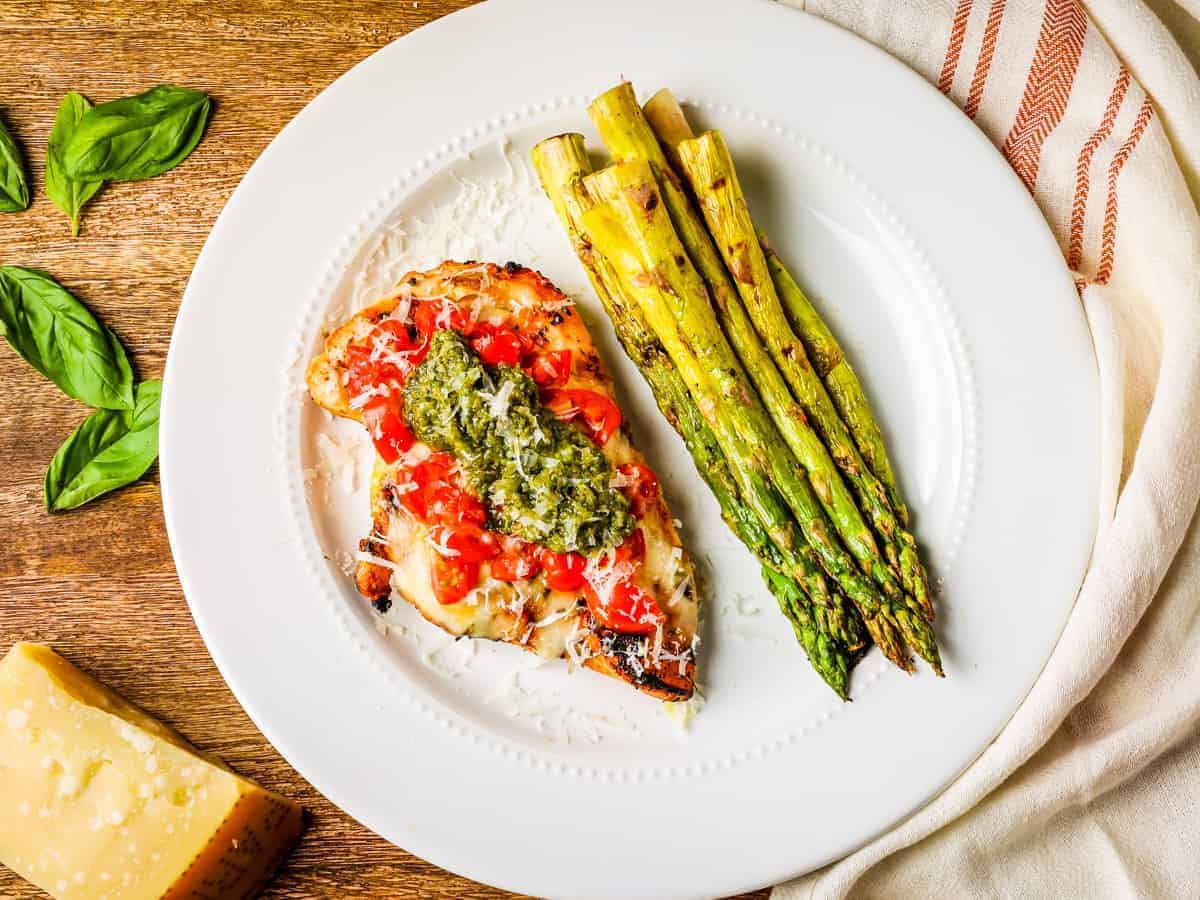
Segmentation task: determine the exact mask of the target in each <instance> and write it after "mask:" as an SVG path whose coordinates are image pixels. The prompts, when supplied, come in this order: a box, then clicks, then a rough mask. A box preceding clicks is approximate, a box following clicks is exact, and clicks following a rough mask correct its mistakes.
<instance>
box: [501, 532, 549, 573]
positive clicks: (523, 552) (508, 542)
mask: <svg viewBox="0 0 1200 900" xmlns="http://www.w3.org/2000/svg"><path fill="white" fill-rule="evenodd" d="M499 537H500V555H499V556H497V557H496V558H495V559H493V560H492V577H493V578H499V579H500V580H501V581H508V582H513V581H521V580H522V579H525V578H533V577H534V576H535V575H537V573H538V572H540V571H542V564H541V562H540V560H539V559H538V548H537V547H536V546H534V545H533V544H529V543H526V542H525V541H523V540H521V539H520V538H516V537H511V536H509V535H500V536H499Z"/></svg>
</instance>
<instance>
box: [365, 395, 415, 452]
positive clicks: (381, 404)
mask: <svg viewBox="0 0 1200 900" xmlns="http://www.w3.org/2000/svg"><path fill="white" fill-rule="evenodd" d="M363 424H364V425H366V426H367V431H368V432H369V433H370V435H371V440H372V441H374V443H375V450H376V452H378V453H379V455H380V457H382V458H383V461H384V462H386V463H393V462H395V461H396V460H397V459H399V458H400V454H401V453H405V452H407V451H408V450H409V448H411V447H412V445H413V441H414V440H416V439H415V438H414V437H413V433H412V432H411V431H410V430H409V428H408V423H406V422H405V421H404V398H403V396H402V395H401V394H399V393H395V394H393V395H392V396H390V397H381V398H379V399H378V400H376V401H373V402H372V403H370V404H368V405H367V406H366V408H365V409H363Z"/></svg>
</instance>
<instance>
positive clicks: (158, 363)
mask: <svg viewBox="0 0 1200 900" xmlns="http://www.w3.org/2000/svg"><path fill="white" fill-rule="evenodd" d="M470 2H471V0H398V2H362V0H357V2H335V0H262V2H249V0H153V2H141V3H130V2H128V0H91V2H77V3H64V2H56V3H46V2H27V3H15V2H3V0H0V32H2V33H3V43H4V47H5V51H6V52H5V53H4V54H2V55H0V115H3V117H4V119H5V121H6V122H7V123H8V125H9V127H10V129H11V130H12V131H13V133H14V134H15V136H16V138H17V140H18V141H19V142H20V144H21V146H22V149H23V150H24V152H25V155H26V158H27V161H28V162H29V167H30V169H31V170H32V176H33V184H34V185H35V188H34V190H35V196H34V200H33V205H32V207H31V208H30V209H29V210H27V211H25V212H23V213H19V214H16V215H0V263H10V264H21V265H27V266H36V267H39V268H42V269H45V270H47V271H49V272H51V273H52V274H53V275H54V276H55V277H56V278H58V279H59V280H60V281H61V282H62V283H63V284H64V285H65V286H66V287H67V288H68V289H69V290H71V291H72V292H73V293H75V295H76V296H78V297H79V298H80V299H81V300H83V301H84V302H85V303H87V304H88V306H90V307H91V309H92V310H93V311H94V312H95V313H96V314H97V315H98V316H100V317H101V319H102V320H103V321H104V322H105V323H106V324H107V325H109V326H110V327H111V328H112V329H113V330H115V331H116V332H117V333H118V334H119V335H120V337H121V339H122V340H123V341H124V343H125V346H126V347H127V348H128V349H129V350H130V351H131V353H132V356H133V361H134V366H135V368H136V370H137V372H138V373H139V374H140V375H141V376H142V377H145V378H152V377H158V376H160V375H161V373H162V370H163V363H164V360H165V358H166V353H167V343H168V341H169V339H170V335H171V328H172V325H173V323H174V321H175V314H176V312H177V311H178V308H179V301H180V298H181V297H182V295H183V289H184V285H185V284H186V282H187V278H188V275H189V274H190V273H191V270H192V265H193V264H194V262H195V260H196V256H197V254H198V253H199V252H200V247H201V245H202V244H203V242H204V239H205V237H206V236H207V235H208V231H209V229H210V228H211V227H212V224H213V220H214V219H215V218H216V216H217V214H218V213H219V212H220V211H221V208H222V207H223V206H224V205H225V201H226V200H227V199H228V198H229V195H230V193H232V191H233V189H234V187H235V186H236V185H237V183H238V181H239V180H240V179H241V177H242V175H243V173H245V171H246V169H247V168H249V166H250V164H251V163H252V162H253V161H254V160H255V158H256V157H257V156H258V155H259V153H261V152H262V150H263V148H264V147H266V145H267V143H268V142H269V141H270V140H271V138H273V137H274V136H275V134H276V133H277V132H278V131H279V129H280V128H282V127H283V125H284V124H285V123H286V122H287V121H288V120H289V119H291V118H292V116H294V115H295V114H296V113H297V112H299V111H300V109H301V107H303V106H304V105H305V104H306V103H307V102H308V101H309V100H311V99H312V98H313V97H314V96H316V94H317V93H318V92H319V91H320V90H321V89H322V88H324V87H325V86H326V85H327V84H329V83H330V82H331V81H333V80H334V79H335V78H336V77H337V76H338V75H340V74H342V73H343V72H344V71H346V70H347V69H348V68H350V67H351V66H352V65H354V64H355V63H357V62H358V61H359V60H361V59H363V58H365V57H366V56H368V55H369V54H371V53H372V52H373V51H375V50H377V49H379V48H380V47H382V46H384V45H385V44H387V43H388V42H389V41H391V40H392V39H394V38H396V37H399V36H400V35H402V34H404V33H406V32H408V31H410V30H411V29H413V28H416V27H418V26H420V25H423V24H425V23H426V22H429V21H431V20H433V19H436V18H438V17H440V16H443V15H445V14H447V13H450V12H453V11H455V10H457V9H460V8H462V7H465V6H468V5H470ZM159 82H174V83H177V84H180V85H184V86H187V87H191V88H198V89H201V90H204V91H207V92H209V93H210V94H211V95H212V96H213V98H214V99H215V108H214V113H213V117H212V120H211V123H210V125H209V129H208V132H207V134H206V136H205V138H204V140H203V141H202V142H201V143H200V145H199V147H198V148H197V149H196V151H195V153H194V154H193V155H192V156H191V157H190V158H189V159H188V160H187V161H186V162H185V163H184V164H183V165H182V166H180V167H179V168H177V169H175V170H174V171H172V172H170V173H168V174H167V175H165V176H163V177H160V178H157V179H154V180H151V181H145V182H136V183H127V184H116V185H109V186H107V187H106V188H105V189H104V190H103V191H102V192H101V194H99V195H98V196H97V197H96V198H95V199H94V200H93V202H92V203H91V205H90V206H88V207H87V209H86V211H85V215H84V223H83V231H82V234H81V236H80V237H79V238H77V239H74V240H72V239H71V237H70V233H69V230H68V227H67V222H66V219H65V218H64V217H63V215H62V214H61V213H60V212H59V211H58V210H57V209H55V208H54V206H53V205H52V204H51V203H50V201H49V200H48V199H47V198H46V196H45V193H44V190H43V182H42V170H43V161H44V159H45V152H46V136H47V134H48V133H49V131H50V126H51V123H52V121H53V118H54V112H55V109H56V107H57V105H58V101H59V99H60V98H61V97H62V95H63V94H64V93H65V92H67V91H69V90H76V91H80V92H82V93H83V94H85V95H86V96H87V97H89V98H90V99H91V100H92V101H93V102H100V101H105V100H110V99H114V98H116V97H121V96H125V95H128V94H133V93H137V92H139V91H141V90H144V89H145V88H147V87H150V86H152V85H154V84H157V83H159ZM0 343H3V342H0ZM86 415H87V410H86V409H85V408H84V407H83V406H82V405H80V404H78V403H76V402H75V401H73V400H70V399H68V398H67V397H65V396H64V395H63V394H62V393H60V392H59V391H58V389H57V388H56V387H55V386H54V385H53V384H51V383H49V382H48V381H46V380H45V379H43V378H42V377H41V376H39V375H38V374H37V373H36V372H34V371H33V370H32V369H31V368H30V367H29V366H27V365H26V364H25V363H24V362H22V361H21V360H20V359H19V358H18V357H17V355H16V354H15V353H13V352H12V351H11V349H10V348H8V347H7V345H5V346H3V347H0V460H3V479H2V480H0V653H3V652H4V651H6V650H7V648H8V646H9V645H10V644H11V643H13V642H14V641H17V640H33V641H44V642H46V643H49V644H51V645H53V646H54V647H55V648H56V649H57V650H59V651H60V652H61V653H63V655H65V656H66V657H67V658H69V659H70V660H72V661H73V662H75V663H77V664H78V665H80V666H81V667H83V668H84V669H86V670H87V671H89V672H91V673H92V674H94V675H95V676H97V677H98V678H100V679H101V680H102V681H104V682H105V683H107V684H109V685H111V686H112V687H113V688H115V689H116V690H118V691H119V692H120V693H122V694H123V695H124V696H126V697H127V698H129V699H130V700H131V701H133V702H134V703H137V704H139V705H140V706H142V707H144V708H145V709H147V710H149V711H150V712H151V713H153V714H154V715H156V716H159V717H160V718H162V719H163V720H164V721H166V722H168V723H170V724H171V725H173V726H175V727H176V728H178V729H179V730H180V731H181V732H182V733H183V734H184V735H186V736H187V737H188V738H189V739H191V740H192V741H193V742H194V743H196V744H197V745H198V746H200V747H201V748H203V749H205V750H207V751H211V752H213V753H215V754H217V755H218V756H220V757H221V758H222V759H224V760H226V761H227V762H228V763H229V764H230V765H231V766H233V767H234V768H235V769H236V770H237V771H238V772H240V773H242V774H243V775H246V776H249V777H250V778H253V779H255V780H256V781H259V782H261V783H262V784H264V785H266V786H267V787H270V788H273V789H275V790H278V791H280V792H282V793H284V794H286V795H288V796H290V797H294V798H296V799H298V800H300V801H301V802H302V803H303V804H304V805H305V806H306V807H307V808H308V809H309V810H311V811H312V813H313V819H312V826H311V828H310V830H309V831H308V833H307V834H306V836H305V837H304V839H303V840H302V841H301V843H300V845H299V847H298V848H297V849H296V851H295V852H294V853H293V854H292V856H291V858H290V859H289V860H288V861H287V863H286V864H285V865H284V867H283V869H282V871H281V872H280V873H279V876H278V877H277V878H276V880H275V881H274V883H273V885H272V886H271V888H270V889H269V892H268V895H269V896H271V897H292V898H309V897H352V896H362V897H427V896H431V895H440V896H454V897H493V896H499V895H500V893H499V892H497V891H494V890H492V889H490V888H486V887H483V886H481V885H477V884H475V883H473V882H470V881H467V880H465V879H463V878H459V877H457V876H454V875H450V874H449V873H447V872H444V871H442V870H441V869H438V868H437V867H436V866H433V865H431V864H429V863H426V862H424V861H422V860H420V859H417V858H416V857H414V856H410V855H408V854H407V853H405V852H404V851H402V850H399V849H397V848H396V847H393V846H392V845H391V844H389V843H388V842H387V841H385V840H383V839H382V838H380V837H378V836H376V835H374V834H372V833H371V832H369V831H367V829H365V828H363V827H362V826H361V825H359V824H358V823H357V822H355V821H353V820H352V819H351V818H350V817H349V816H347V815H346V814H344V813H342V812H341V811H340V810H338V809H336V808H335V807H333V806H332V805H331V804H330V803H329V802H328V801H327V800H326V799H325V798H324V797H322V796H321V795H320V794H318V793H317V792H316V791H315V790H313V788H312V787H311V786H310V785H309V784H308V783H307V782H306V781H304V779H302V778H301V777H300V776H299V775H297V774H296V773H295V772H294V771H293V770H292V769H291V767H290V766H288V765H287V763H285V762H284V761H283V759H282V758H281V757H280V756H279V754H278V753H277V752H276V751H275V749H274V748H273V747H271V745H270V744H268V743H267V741H266V740H265V739H264V738H263V736H262V735H261V734H259V732H258V730H257V729H256V728H255V727H254V725H253V724H251V722H250V720H249V719H248V718H247V717H246V714H245V713H244V712H243V711H242V709H241V707H239V706H238V704H237V702H236V701H235V700H234V698H233V695H232V694H231V693H230V692H229V689H228V688H227V687H226V686H225V683H224V681H223V680H222V679H221V676H220V674H219V673H218V672H217V669H216V667H215V666H214V665H213V662H212V659H211V658H210V657H209V654H208V651H207V650H206V649H205V646H204V643H203V642H202V641H201V639H200V635H199V634H198V633H197V631H196V627H195V625H194V624H193V622H192V618H191V615H190V614H189V613H188V609H187V606H186V604H185V602H184V599H183V594H182V592H181V591H180V587H179V581H178V579H177V578H176V575H175V567H174V564H173V563H172V561H171V552H170V549H169V547H168V546H167V538H166V533H165V531H164V527H163V517H162V510H161V505H160V503H159V490H158V477H157V471H156V470H151V472H150V474H149V475H147V476H146V477H145V478H143V479H142V480H141V481H140V482H139V483H137V484H136V485H134V486H132V487H129V488H125V489H124V490H121V491H119V492H117V493H115V494H110V495H109V496H107V497H105V498H103V499H101V500H99V501H97V502H94V503H92V504H90V505H89V506H86V507H84V508H82V509H79V510H76V511H74V512H70V513H66V514H59V515H54V516H51V515H50V514H48V513H46V512H45V510H44V508H43V506H42V476H43V474H44V472H45V469H46V465H47V463H48V462H49V461H50V458H51V457H52V456H53V455H54V451H55V450H56V449H57V447H58V445H59V444H60V443H61V442H62V440H63V439H64V438H65V437H66V436H67V435H68V434H69V433H70V432H71V431H72V429H74V428H75V426H76V425H77V424H78V423H79V422H80V421H81V420H82V419H83V418H84V417H85V416H86ZM35 896H41V894H40V892H39V891H37V890H35V889H34V888H32V887H31V886H30V885H28V884H27V883H25V882H24V881H22V880H21V879H19V878H18V877H17V876H15V875H14V874H12V872H10V871H9V870H8V869H5V868H3V867H0V897H5V898H8V897H13V898H20V897H35Z"/></svg>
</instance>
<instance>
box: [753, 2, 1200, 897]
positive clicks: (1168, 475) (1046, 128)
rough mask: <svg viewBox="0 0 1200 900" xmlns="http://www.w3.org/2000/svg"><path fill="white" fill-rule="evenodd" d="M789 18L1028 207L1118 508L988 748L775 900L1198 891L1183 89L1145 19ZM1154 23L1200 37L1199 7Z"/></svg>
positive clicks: (1191, 363)
mask: <svg viewBox="0 0 1200 900" xmlns="http://www.w3.org/2000/svg"><path fill="white" fill-rule="evenodd" d="M785 2H790V3H791V5H794V6H801V7H803V8H804V9H805V10H806V11H807V12H809V13H812V14H815V15H818V16H821V17H823V18H826V19H829V20H830V21H832V22H834V23H836V24H838V25H841V26H842V27H844V28H847V29H849V30H851V31H853V32H855V33H857V34H859V35H860V36H862V37H864V38H866V39H867V40H869V41H872V42H873V43H875V44H878V45H879V46H880V47H882V48H884V49H885V50H887V51H889V52H890V53H892V54H893V55H895V56H897V57H899V58H900V59H901V60H903V61H904V62H906V63H907V64H908V65H910V66H911V67H913V68H914V69H916V70H917V71H919V72H920V73H921V74H922V75H924V76H925V78H927V79H928V80H929V81H930V83H932V84H933V85H935V86H936V87H937V89H938V90H940V91H941V92H942V93H943V94H945V95H946V96H947V97H949V98H950V99H951V100H952V101H953V102H954V103H956V104H957V105H958V106H959V107H960V108H961V110H962V112H963V114H964V115H966V116H968V117H969V118H971V119H972V120H974V122H975V123H976V124H977V125H978V126H979V127H980V128H981V129H982V130H983V131H984V132H985V133H986V134H987V135H988V136H989V137H990V138H991V140H992V142H993V143H994V144H995V146H996V148H997V150H998V151H999V152H1000V153H1003V154H1004V156H1005V157H1006V158H1007V159H1008V161H1009V163H1010V164H1011V165H1012V167H1013V169H1014V170H1015V171H1016V173H1017V174H1018V175H1019V176H1020V178H1021V180H1022V181H1023V182H1024V183H1025V186H1026V187H1027V188H1028V189H1029V190H1030V192H1032V194H1033V196H1034V198H1035V199H1036V200H1037V202H1038V204H1039V205H1040V207H1041V209H1042V212H1043V213H1044V215H1045V217H1046V220H1047V222H1048V223H1049V225H1050V227H1051V229H1052V230H1053V232H1054V234H1055V236H1056V237H1057V238H1058V242H1059V245H1060V246H1061V248H1062V254H1063V262H1064V265H1066V266H1068V267H1069V268H1070V269H1071V271H1072V272H1073V274H1074V276H1075V281H1076V284H1077V286H1078V288H1079V295H1080V302H1081V303H1082V304H1083V307H1084V310H1085V312H1086V313H1087V316H1088V320H1089V323H1090V325H1091V328H1092V334H1093V338H1094V341H1095V345H1096V354H1097V360H1098V364H1099V368H1100V375H1101V389H1102V398H1103V400H1102V405H1103V416H1104V428H1103V432H1104V437H1103V439H1102V459H1103V461H1104V462H1103V466H1102V468H1103V471H1104V472H1105V473H1106V475H1105V484H1104V486H1103V487H1104V490H1103V496H1105V497H1106V498H1108V502H1107V503H1106V504H1104V507H1103V508H1102V509H1101V511H1100V519H1101V521H1100V523H1099V526H1100V528H1099V539H1098V541H1097V544H1096V547H1095V550H1094V553H1093V558H1092V563H1091V566H1090V568H1089V571H1088V574H1087V576H1086V579H1085V581H1084V583H1083V586H1082V588H1081V590H1080V593H1079V596H1078V599H1077V601H1076V605H1075V609H1074V611H1073V613H1072V615H1071V618H1070V620H1069V622H1068V624H1067V627H1066V630H1065V631H1064V633H1063V635H1062V638H1061V639H1060V641H1059V644H1058V646H1057V648H1056V649H1055V651H1054V654H1053V656H1052V657H1051V660H1050V662H1049V663H1048V664H1047V666H1046V669H1045V671H1044V672H1043V673H1042V675H1041V677H1040V678H1039V680H1038V682H1037V683H1036V685H1035V686H1034V688H1033V690H1032V692H1031V693H1030V694H1029V696H1028V697H1027V698H1026V700H1025V702H1024V703H1023V705H1022V706H1021V708H1020V709H1019V710H1018V712H1017V714H1016V715H1015V716H1014V717H1013V719H1012V721H1011V722H1010V723H1009V724H1008V726H1007V727H1006V728H1005V730H1004V731H1003V732H1002V733H1001V735H1000V736H999V737H998V738H997V739H996V741H995V742H994V743H993V744H992V745H991V746H990V747H988V749H987V750H986V751H985V752H984V753H983V755H982V756H981V757H980V758H979V759H978V760H977V761H976V762H975V763H974V764H973V765H972V766H971V767H970V768H969V769H968V770H967V771H966V772H965V773H963V775H961V776H960V777H959V778H958V780H957V781H955V783H954V784H953V785H951V786H950V787H949V788H948V789H947V790H946V791H945V792H944V793H943V794H942V795H941V796H940V797H938V798H937V799H936V800H934V801H933V802H932V803H931V804H930V805H929V806H927V807H926V808H925V809H924V810H922V811H920V812H919V813H917V814H915V815H914V816H913V817H912V818H910V819H909V820H908V821H906V822H904V823H903V824H901V825H899V826H898V827H897V828H895V829H894V830H893V831H891V832H889V833H887V834H885V835H883V836H881V837H879V838H877V839H875V840H874V841H872V842H871V843H869V844H868V845H866V846H865V847H863V848H861V849H860V850H858V851H857V852H855V853H853V854H851V855H850V856H848V857H846V858H845V859H843V860H841V861H840V862H837V863H834V864H833V865H831V866H829V867H827V868H826V869H823V870H821V871H819V872H815V873H812V874H810V875H808V876H806V877H804V878H802V879H799V880H797V881H794V882H791V883H790V884H787V885H783V886H781V887H779V888H777V889H776V891H775V896H776V897H777V898H781V900H782V898H789V900H790V898H799V897H823V898H824V897H843V896H848V895H853V896H863V897H924V896H930V895H932V894H934V893H936V894H937V895H938V896H942V897H953V898H964V897H1021V898H1029V897H1054V898H1059V897H1104V898H1109V897H1133V896H1137V897H1185V896H1197V895H1200V777H1198V776H1197V774H1196V773H1198V772H1200V534H1198V533H1197V530H1196V529H1191V528H1190V525H1191V522H1192V519H1193V514H1194V513H1195V510H1196V505H1197V499H1198V498H1200V459H1198V454H1200V217H1198V215H1197V204H1196V197H1197V196H1200V177H1198V176H1200V81H1198V79H1197V76H1196V71H1195V69H1193V68H1192V66H1191V64H1190V63H1189V62H1188V59H1187V58H1186V57H1185V55H1184V54H1183V52H1182V50H1181V48H1180V46H1179V44H1178V43H1176V41H1175V40H1174V39H1173V38H1172V36H1171V34H1170V33H1169V32H1168V31H1167V30H1166V29H1165V28H1164V26H1163V25H1162V23H1161V22H1160V21H1159V19H1157V18H1156V17H1155V15H1154V14H1153V13H1152V12H1151V11H1150V9H1149V8H1148V7H1147V6H1146V5H1145V4H1143V3H1141V2H1137V0H1094V2H1089V3H1080V2H1077V0H809V2H807V3H801V2H799V0H785ZM1156 6H1158V7H1159V8H1162V9H1168V8H1169V9H1168V11H1169V12H1170V13H1171V15H1172V16H1173V17H1174V18H1175V19H1176V21H1177V23H1178V22H1183V23H1184V24H1185V25H1186V26H1187V28H1188V29H1189V30H1190V34H1192V35H1195V34H1200V28H1196V27H1195V26H1196V23H1195V22H1193V21H1190V20H1188V19H1187V18H1186V17H1187V11H1188V10H1190V12H1191V13H1192V14H1196V13H1197V12H1198V11H1200V2H1198V0H1157V3H1156ZM1193 49H1194V50H1195V49H1200V48H1193ZM980 214H981V215H986V214H987V211H986V210H980ZM980 274H981V276H984V277H986V273H980Z"/></svg>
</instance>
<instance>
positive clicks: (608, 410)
mask: <svg viewBox="0 0 1200 900" xmlns="http://www.w3.org/2000/svg"><path fill="white" fill-rule="evenodd" d="M542 403H544V404H545V405H546V408H547V409H549V410H550V411H551V412H552V413H554V415H555V416H557V417H558V418H559V419H560V420H561V421H563V422H571V421H573V420H575V419H576V418H582V419H583V422H584V424H585V425H586V426H587V431H588V435H589V436H590V437H591V439H592V440H593V441H595V442H596V444H597V445H598V446H601V447H603V446H604V445H605V444H607V443H608V439H609V438H611V437H612V435H613V432H614V431H616V430H617V429H618V428H620V427H621V411H620V410H619V409H617V404H615V403H613V402H612V400H610V399H608V397H606V396H605V395H604V394H600V393H597V392H596V391H589V390H586V389H584V388H551V389H550V390H548V391H542Z"/></svg>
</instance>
